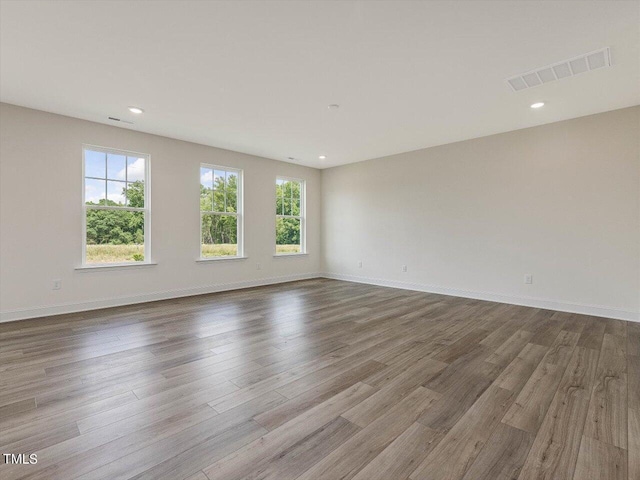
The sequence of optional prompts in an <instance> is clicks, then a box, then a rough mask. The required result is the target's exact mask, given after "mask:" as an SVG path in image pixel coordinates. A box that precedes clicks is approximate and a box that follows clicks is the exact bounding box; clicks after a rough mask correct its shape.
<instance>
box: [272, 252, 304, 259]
mask: <svg viewBox="0 0 640 480" xmlns="http://www.w3.org/2000/svg"><path fill="white" fill-rule="evenodd" d="M307 255H309V254H308V253H306V252H303V253H274V254H273V256H274V258H278V257H306V256H307Z"/></svg>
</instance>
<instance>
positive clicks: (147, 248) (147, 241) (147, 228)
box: [76, 144, 157, 270]
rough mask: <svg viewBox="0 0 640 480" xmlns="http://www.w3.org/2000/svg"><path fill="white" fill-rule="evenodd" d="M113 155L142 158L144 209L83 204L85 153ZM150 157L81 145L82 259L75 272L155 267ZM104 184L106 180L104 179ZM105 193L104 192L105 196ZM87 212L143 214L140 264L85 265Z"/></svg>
mask: <svg viewBox="0 0 640 480" xmlns="http://www.w3.org/2000/svg"><path fill="white" fill-rule="evenodd" d="M86 150H92V151H94V152H103V153H114V154H116V155H125V156H130V157H133V156H136V157H144V159H145V162H144V208H132V207H107V206H101V205H94V206H91V207H89V206H87V205H86V202H85V178H86V177H85V167H86V160H85V151H86ZM150 173H151V155H149V154H148V153H142V152H134V151H131V150H122V149H118V148H110V147H101V146H98V145H89V144H83V145H82V189H81V190H82V258H81V264H80V267H78V268H76V270H93V269H99V268H115V267H135V266H148V265H157V263H156V262H153V261H151V201H150V199H151V182H150V181H149V180H150V178H151V176H150ZM105 182H106V178H105ZM106 194H107V192H106V191H105V195H106ZM87 210H127V211H130V212H144V261H142V262H135V261H134V262H117V263H87Z"/></svg>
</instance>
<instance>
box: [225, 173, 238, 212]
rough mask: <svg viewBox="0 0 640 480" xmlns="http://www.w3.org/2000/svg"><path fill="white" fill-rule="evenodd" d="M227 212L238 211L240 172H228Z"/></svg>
mask: <svg viewBox="0 0 640 480" xmlns="http://www.w3.org/2000/svg"><path fill="white" fill-rule="evenodd" d="M226 211H227V212H232V213H236V212H237V211H238V174H237V173H234V172H227V210H226Z"/></svg>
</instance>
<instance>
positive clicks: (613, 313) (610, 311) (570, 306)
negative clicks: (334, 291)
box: [322, 273, 640, 322]
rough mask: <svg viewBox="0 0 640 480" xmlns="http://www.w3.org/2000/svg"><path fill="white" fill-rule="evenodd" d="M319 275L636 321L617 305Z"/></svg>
mask: <svg viewBox="0 0 640 480" xmlns="http://www.w3.org/2000/svg"><path fill="white" fill-rule="evenodd" d="M322 276H323V277H325V278H332V279H334V280H345V281H347V282H356V283H367V284H369V285H379V286H381V287H391V288H401V289H404V290H415V291H418V292H427V293H438V294H441V295H450V296H452V297H464V298H473V299H476V300H487V301H490V302H498V303H509V304H512V305H522V306H525V307H535V308H544V309H546V310H558V311H560V312H570V313H580V314H584V315H593V316H596V317H607V318H615V319H619V320H628V321H631V322H640V313H639V312H633V311H628V310H623V309H619V308H612V307H605V306H601V305H585V304H580V303H570V302H559V301H556V300H548V299H544V298H535V297H515V296H511V295H502V294H499V293H490V292H475V291H471V290H460V289H456V288H447V287H441V286H438V285H425V284H420V283H411V282H398V281H395V280H383V279H379V278H370V277H360V276H356V275H345V274H342V273H323V274H322Z"/></svg>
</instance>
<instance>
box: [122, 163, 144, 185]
mask: <svg viewBox="0 0 640 480" xmlns="http://www.w3.org/2000/svg"><path fill="white" fill-rule="evenodd" d="M122 175H123V180H124V172H122ZM127 180H128V181H130V182H135V181H136V180H144V158H138V159H137V160H136V161H135V162H133V163H132V164H131V165H129V171H128V172H127Z"/></svg>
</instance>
